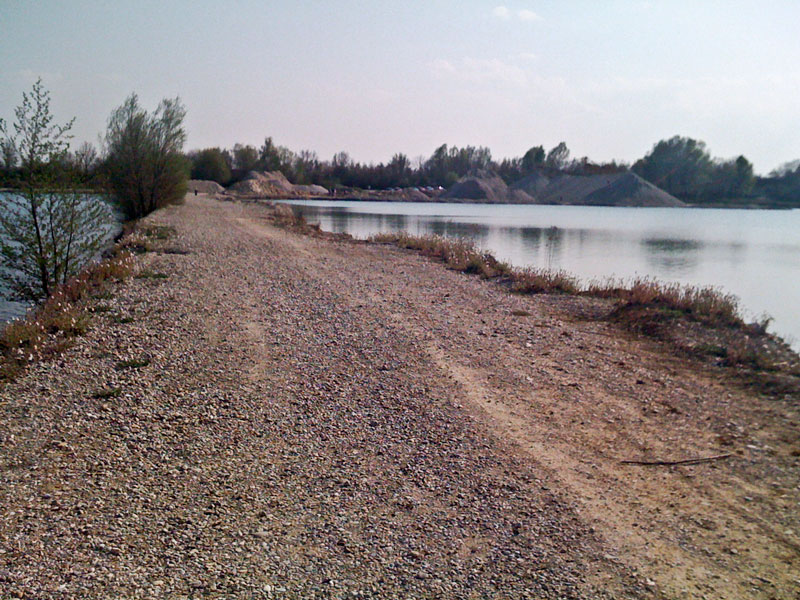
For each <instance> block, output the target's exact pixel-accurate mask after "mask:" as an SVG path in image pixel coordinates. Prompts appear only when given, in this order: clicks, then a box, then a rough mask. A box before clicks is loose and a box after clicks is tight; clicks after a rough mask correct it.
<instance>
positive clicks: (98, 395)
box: [92, 387, 122, 400]
mask: <svg viewBox="0 0 800 600" xmlns="http://www.w3.org/2000/svg"><path fill="white" fill-rule="evenodd" d="M121 394H122V388H118V387H113V388H104V389H102V390H98V391H96V392H95V393H94V394H92V398H95V399H96V400H106V399H108V398H119V397H120V395H121Z"/></svg>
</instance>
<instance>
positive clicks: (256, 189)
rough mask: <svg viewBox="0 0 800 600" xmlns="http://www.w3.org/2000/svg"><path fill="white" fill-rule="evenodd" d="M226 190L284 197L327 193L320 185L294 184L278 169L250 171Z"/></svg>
mask: <svg viewBox="0 0 800 600" xmlns="http://www.w3.org/2000/svg"><path fill="white" fill-rule="evenodd" d="M228 191H231V192H234V193H236V194H239V195H241V196H262V197H270V198H286V197H296V196H320V195H323V196H324V195H327V193H328V190H326V189H325V188H324V187H322V186H321V185H294V184H292V183H291V182H290V181H289V180H288V179H286V176H285V175H284V174H283V173H281V172H280V171H265V172H263V173H262V172H259V171H250V172H249V173H248V174H247V175H246V176H245V178H244V179H243V180H242V181H238V182H236V183H234V184H233V185H232V186H231V187H229V188H228Z"/></svg>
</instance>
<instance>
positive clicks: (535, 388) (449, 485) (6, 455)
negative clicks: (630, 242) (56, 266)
mask: <svg viewBox="0 0 800 600" xmlns="http://www.w3.org/2000/svg"><path fill="white" fill-rule="evenodd" d="M150 219H151V220H152V221H154V222H157V223H159V224H162V225H168V226H172V227H175V229H176V234H175V235H174V236H173V238H172V239H170V240H168V241H167V242H165V243H166V244H168V245H169V246H170V247H171V249H172V251H171V252H169V253H163V254H162V253H151V254H147V255H145V256H144V257H143V258H142V261H143V263H144V265H145V267H144V268H145V270H144V271H143V276H142V277H140V278H138V279H135V280H133V281H132V282H131V283H129V284H126V285H125V286H124V287H122V288H120V289H119V290H118V291H117V295H116V297H115V298H113V299H104V300H99V301H98V302H101V305H102V309H101V310H97V313H96V326H95V328H94V329H93V330H92V331H91V332H90V334H89V335H88V336H87V337H86V338H85V339H82V340H81V341H80V342H79V343H78V345H77V346H76V347H74V348H72V349H71V350H69V351H68V352H67V354H66V355H65V357H64V359H63V360H62V361H59V362H55V363H48V364H41V365H38V366H35V367H33V368H32V369H31V371H30V373H29V374H28V375H26V376H25V377H24V378H23V379H22V380H20V381H19V382H17V383H14V384H11V385H7V386H6V387H5V388H3V389H2V390H0V411H2V412H1V413H0V414H2V419H0V483H2V485H0V550H2V553H0V597H14V596H15V595H16V596H20V595H25V594H27V595H28V596H30V597H37V598H62V597H98V598H106V597H113V596H117V597H131V596H134V593H135V591H137V592H138V593H139V594H140V595H142V596H143V597H170V598H172V597H192V596H205V597H212V598H213V597H237V598H265V597H266V598H269V597H287V598H311V597H320V598H323V597H324V598H328V597H334V598H345V597H354V594H355V592H359V594H360V597H375V598H386V597H412V596H413V597H431V598H469V597H483V598H486V597H498V598H501V597H502V598H602V597H607V598H625V597H628V598H649V597H653V598H702V597H708V598H719V597H725V598H764V599H766V598H778V599H788V598H795V597H796V593H797V591H798V589H800V553H799V551H798V550H799V547H798V543H797V532H800V517H799V516H798V515H800V511H798V510H797V506H798V502H800V491H799V490H800V488H798V485H799V484H800V477H798V473H799V472H800V469H799V468H798V455H800V440H798V411H797V400H796V399H792V398H762V397H759V396H757V395H754V394H753V393H751V392H747V391H745V390H742V389H740V388H739V387H737V386H736V384H735V383H734V382H733V381H732V380H731V379H730V377H729V375H728V374H726V373H725V372H724V371H711V370H708V369H705V368H703V369H700V370H698V368H699V367H698V366H697V365H694V364H692V363H689V362H686V361H683V360H681V359H677V358H675V357H670V356H668V355H667V354H666V353H665V352H664V350H663V349H662V348H660V347H659V346H658V345H656V344H655V343H653V342H649V341H643V340H637V339H634V338H632V337H630V336H629V335H628V334H625V333H623V332H621V331H619V330H618V329H616V328H615V327H614V326H613V325H612V324H610V323H606V322H602V321H597V320H587V319H586V315H587V314H599V313H601V312H602V311H604V310H607V309H608V307H607V306H606V305H604V304H603V303H602V302H600V301H590V300H586V299H580V298H563V297H520V296H513V295H510V294H508V293H506V292H505V291H503V290H501V289H499V288H498V287H497V286H495V285H493V284H491V283H489V282H483V281H480V280H478V279H477V278H471V277H467V276H464V275H461V274H458V273H453V272H449V271H446V270H445V269H444V268H443V267H441V266H440V265H438V264H433V263H431V262H429V261H427V260H425V259H424V258H421V257H419V256H417V255H415V254H411V253H405V252H400V251H397V250H394V249H392V248H388V247H381V246H374V245H372V246H369V245H355V244H351V243H346V242H332V241H326V240H320V239H315V238H310V237H300V236H296V235H294V234H292V233H288V232H285V231H282V230H279V229H276V228H275V227H274V226H273V225H272V224H271V222H270V213H269V210H268V209H266V208H264V207H261V206H258V205H254V204H248V205H245V204H240V203H220V202H216V201H213V200H210V199H207V198H204V197H202V196H201V197H198V198H189V199H188V201H187V203H186V204H185V205H183V206H180V207H174V208H170V209H169V210H166V211H162V212H160V213H158V214H156V215H153V216H152V217H151V218H150ZM176 248H177V249H180V250H181V251H182V252H188V253H175V252H174V250H175V249H176ZM156 274H163V275H164V276H166V277H165V278H164V277H160V276H159V277H156V276H155V275H156ZM126 361H127V362H126ZM721 454H730V455H731V456H730V457H728V458H725V459H720V460H715V461H712V462H708V463H703V464H699V465H693V466H672V467H671V466H643V465H633V464H623V463H621V460H625V459H666V460H670V459H683V458H691V457H702V456H714V455H721Z"/></svg>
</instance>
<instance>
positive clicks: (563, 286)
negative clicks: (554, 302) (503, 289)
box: [510, 267, 580, 294]
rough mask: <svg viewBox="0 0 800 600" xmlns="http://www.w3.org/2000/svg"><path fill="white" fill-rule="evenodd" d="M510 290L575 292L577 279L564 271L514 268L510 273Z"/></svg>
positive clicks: (549, 292)
mask: <svg viewBox="0 0 800 600" xmlns="http://www.w3.org/2000/svg"><path fill="white" fill-rule="evenodd" d="M510 278H511V291H513V292H516V293H518V294H577V293H578V292H579V291H580V284H579V283H578V280H577V279H576V278H575V277H573V276H571V275H569V274H568V273H566V272H564V271H553V270H549V269H536V268H532V267H529V268H526V269H519V270H518V269H515V270H513V271H512V272H511V274H510Z"/></svg>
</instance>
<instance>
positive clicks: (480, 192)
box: [442, 173, 536, 204]
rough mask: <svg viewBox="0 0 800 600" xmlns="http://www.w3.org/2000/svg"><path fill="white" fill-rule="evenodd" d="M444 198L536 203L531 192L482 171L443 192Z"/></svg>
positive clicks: (503, 202) (497, 202) (501, 202)
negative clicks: (516, 187) (511, 186)
mask: <svg viewBox="0 0 800 600" xmlns="http://www.w3.org/2000/svg"><path fill="white" fill-rule="evenodd" d="M442 198H446V199H457V200H475V201H478V202H488V203H490V204H509V203H514V204H535V203H536V200H534V199H533V198H532V197H531V196H530V195H529V194H527V193H526V192H525V191H523V190H519V189H511V188H509V187H508V186H507V185H506V182H505V181H503V180H502V179H500V177H498V176H497V175H494V174H491V173H481V174H478V175H470V176H468V177H464V178H463V179H461V180H460V181H459V182H458V183H456V184H455V185H454V186H453V187H451V188H450V189H449V190H447V191H446V192H445V193H444V194H442Z"/></svg>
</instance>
